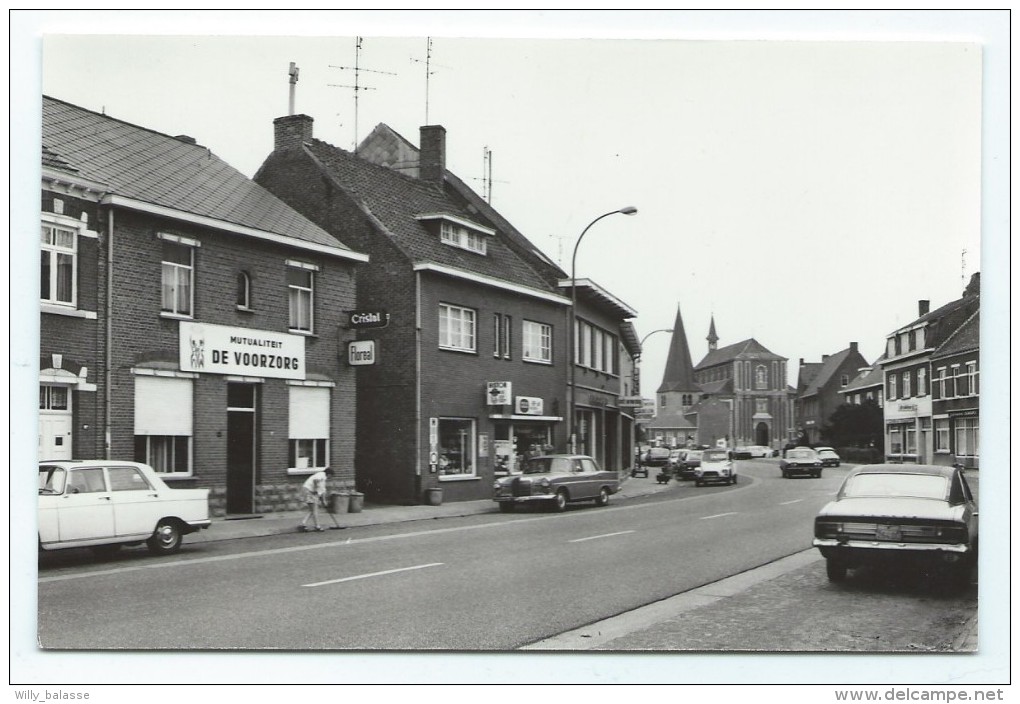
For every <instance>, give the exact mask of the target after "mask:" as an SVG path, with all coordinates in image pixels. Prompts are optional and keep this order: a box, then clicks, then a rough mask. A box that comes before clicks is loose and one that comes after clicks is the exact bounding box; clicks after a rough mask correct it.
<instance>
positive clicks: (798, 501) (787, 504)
mask: <svg viewBox="0 0 1020 704" xmlns="http://www.w3.org/2000/svg"><path fill="white" fill-rule="evenodd" d="M803 500H804V499H794V500H793V501H784V502H783V503H781V504H779V505H780V506H789V505H790V504H799V503H800V502H801V501H803Z"/></svg>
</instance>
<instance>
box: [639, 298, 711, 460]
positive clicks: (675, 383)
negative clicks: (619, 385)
mask: <svg viewBox="0 0 1020 704" xmlns="http://www.w3.org/2000/svg"><path fill="white" fill-rule="evenodd" d="M656 394H657V395H656V399H655V419H654V420H652V421H651V422H650V423H649V424H648V426H647V430H648V434H649V440H653V441H654V440H659V441H661V442H662V443H663V444H666V445H671V446H674V447H683V446H684V445H686V444H687V443H688V442H691V441H693V440H694V438H695V437H696V435H697V421H696V416H695V415H692V414H691V413H690V412H691V408H692V407H693V406H694V405H695V404H697V403H698V401H699V400H700V398H701V387H699V386H698V384H697V383H696V382H695V381H694V363H693V362H692V360H691V350H690V347H689V346H688V344H687V332H686V330H684V319H683V316H681V315H680V306H677V309H676V321H675V322H674V323H673V338H672V340H671V341H670V345H669V356H668V357H667V358H666V368H665V370H664V371H663V373H662V383H661V384H660V385H659V389H658V391H657V392H656Z"/></svg>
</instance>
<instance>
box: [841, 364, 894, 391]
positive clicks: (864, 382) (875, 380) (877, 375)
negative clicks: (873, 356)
mask: <svg viewBox="0 0 1020 704" xmlns="http://www.w3.org/2000/svg"><path fill="white" fill-rule="evenodd" d="M883 383H884V378H883V374H882V368H881V367H880V366H878V362H875V364H874V366H872V368H871V369H870V370H869V371H868V372H867V373H866V374H864V376H860V375H858V376H856V377H854V378H853V379H851V380H850V383H849V384H847V385H846V387H845V388H842V389H840V392H841V393H848V392H851V391H857V390H858V389H869V388H871V387H874V386H882V385H883Z"/></svg>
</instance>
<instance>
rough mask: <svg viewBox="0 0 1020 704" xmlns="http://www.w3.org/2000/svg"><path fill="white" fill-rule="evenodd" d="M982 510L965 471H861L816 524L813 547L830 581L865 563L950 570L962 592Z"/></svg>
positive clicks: (973, 556)
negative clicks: (818, 554) (823, 559)
mask: <svg viewBox="0 0 1020 704" xmlns="http://www.w3.org/2000/svg"><path fill="white" fill-rule="evenodd" d="M977 519H978V510H977V504H976V502H975V500H974V496H973V494H972V493H971V490H970V486H969V485H968V484H967V480H966V478H965V476H964V473H963V471H962V470H960V469H959V468H956V467H942V466H935V465H922V464H912V465H906V464H895V465H888V464H877V465H865V466H863V467H858V468H856V469H854V470H852V471H851V472H850V474H848V475H847V476H846V479H844V480H843V485H842V486H841V487H840V489H839V492H838V493H837V494H836V499H835V500H834V501H831V502H829V503H828V504H826V505H825V507H824V508H822V510H821V511H820V512H819V514H818V515H817V517H816V518H815V526H814V532H815V537H814V542H813V544H814V546H815V547H817V548H818V549H819V551H820V552H821V553H822V556H823V557H825V564H826V573H827V574H828V577H829V579H830V580H831V581H834V582H838V581H841V580H843V579H844V578H845V577H846V573H847V570H848V569H851V568H854V567H857V566H859V565H864V564H879V565H882V564H885V565H904V564H907V565H910V566H913V567H918V568H936V569H938V570H940V571H942V572H948V574H949V580H950V581H949V583H950V585H953V586H963V585H964V584H966V580H967V579H968V578H969V577H970V572H971V568H972V567H973V565H974V564H975V560H976V558H977V550H978V521H977Z"/></svg>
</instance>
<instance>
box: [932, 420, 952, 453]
mask: <svg viewBox="0 0 1020 704" xmlns="http://www.w3.org/2000/svg"><path fill="white" fill-rule="evenodd" d="M951 451H952V448H951V447H950V445H949V419H948V418H936V419H935V452H937V453H939V454H949V453H950V452H951Z"/></svg>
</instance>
